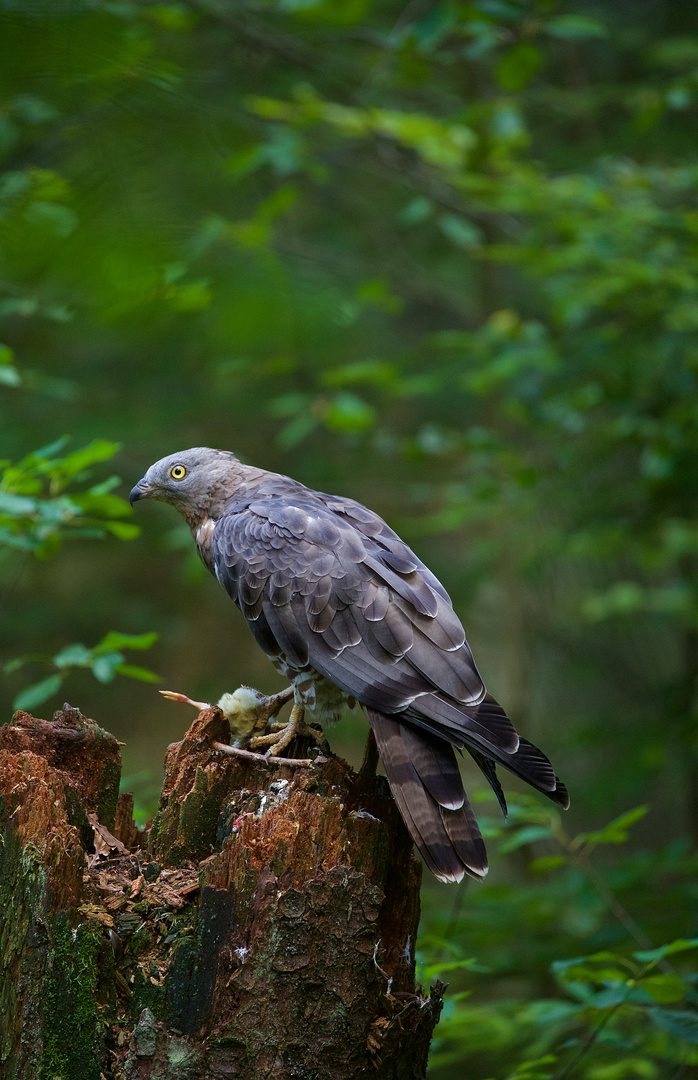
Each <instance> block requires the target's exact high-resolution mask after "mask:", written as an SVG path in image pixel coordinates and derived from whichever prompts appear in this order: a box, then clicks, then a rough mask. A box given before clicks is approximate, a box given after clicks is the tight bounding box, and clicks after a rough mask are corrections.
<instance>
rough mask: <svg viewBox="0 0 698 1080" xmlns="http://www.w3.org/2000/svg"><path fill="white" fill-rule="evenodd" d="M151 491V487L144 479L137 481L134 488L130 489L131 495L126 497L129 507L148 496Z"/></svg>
mask: <svg viewBox="0 0 698 1080" xmlns="http://www.w3.org/2000/svg"><path fill="white" fill-rule="evenodd" d="M152 490H153V488H152V485H151V484H148V483H146V481H145V478H144V479H143V480H139V481H138V483H137V484H136V486H135V487H134V488H131V493H130V495H129V497H128V501H129V502H130V504H131V506H133V504H134V503H135V502H138V500H139V499H144V498H145V497H146V495H149V494H150V492H151V491H152Z"/></svg>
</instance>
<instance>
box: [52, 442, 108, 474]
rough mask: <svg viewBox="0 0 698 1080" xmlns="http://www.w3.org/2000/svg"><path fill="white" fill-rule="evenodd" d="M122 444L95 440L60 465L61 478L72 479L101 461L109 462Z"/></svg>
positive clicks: (75, 451)
mask: <svg viewBox="0 0 698 1080" xmlns="http://www.w3.org/2000/svg"><path fill="white" fill-rule="evenodd" d="M120 446H121V444H120V443H115V442H108V440H107V439H93V440H92V442H91V443H88V444H87V446H83V447H81V449H80V450H74V451H73V453H72V454H68V455H67V456H66V457H64V458H63V460H62V461H60V462H59V463H58V466H59V469H58V471H59V473H60V475H61V477H63V478H67V479H70V478H71V477H73V476H77V475H78V473H81V472H83V471H84V470H85V469H86V468H88V466H90V465H95V464H96V463H97V462H99V461H109V460H110V459H111V458H113V457H114V454H116V453H117V452H118V450H119V449H120Z"/></svg>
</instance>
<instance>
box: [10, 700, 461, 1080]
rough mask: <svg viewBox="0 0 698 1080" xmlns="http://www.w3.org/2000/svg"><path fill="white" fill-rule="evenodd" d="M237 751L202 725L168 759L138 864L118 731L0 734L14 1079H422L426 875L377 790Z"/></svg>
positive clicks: (73, 717)
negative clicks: (420, 929)
mask: <svg viewBox="0 0 698 1080" xmlns="http://www.w3.org/2000/svg"><path fill="white" fill-rule="evenodd" d="M229 738H230V733H229V729H228V727H227V721H226V720H225V718H224V717H223V715H222V714H221V713H220V712H219V711H218V710H217V709H208V710H205V711H204V712H202V713H201V714H200V715H199V717H198V718H197V720H196V721H195V722H194V724H193V725H192V726H191V728H190V729H189V731H188V732H187V734H186V736H185V738H184V740H183V741H182V742H181V743H179V744H176V745H175V746H173V747H170V749H169V751H168V754H167V759H166V770H165V782H164V786H163V792H162V798H161V803H160V808H159V811H158V814H157V817H156V820H155V822H154V824H153V827H152V830H151V831H150V836H149V850H148V851H147V852H146V851H145V850H142V849H141V850H136V848H135V845H136V844H138V843H139V842H140V840H141V837H140V835H139V833H138V830H136V828H135V826H134V825H133V821H132V819H131V814H130V805H129V802H128V798H124V797H122V798H121V800H120V802H119V804H118V808H117V803H116V788H115V786H114V776H115V772H114V769H115V768H116V775H117V783H118V768H119V757H118V745H117V743H116V740H114V739H113V737H112V736H109V735H108V734H107V733H106V732H102V731H101V729H99V728H98V727H97V726H96V725H94V724H92V723H91V722H90V721H84V720H83V719H82V718H80V717H79V714H77V712H76V711H72V712H66V711H64V712H63V713H62V714H57V716H56V719H55V721H54V722H53V723H50V724H48V723H46V722H44V721H37V720H34V719H33V718H31V717H28V716H27V714H16V716H15V717H14V718H13V721H12V724H11V725H7V726H6V727H4V728H0V767H1V769H2V771H1V773H0V792H1V793H2V803H1V804H0V824H1V825H2V828H3V829H4V832H5V846H4V849H3V852H4V854H3V856H2V862H0V891H2V892H3V895H4V897H5V898H8V897H10V894H11V893H12V904H11V905H10V906H11V908H12V909H13V912H14V914H12V915H10V914H9V913H7V912H6V913H5V914H4V916H3V914H2V909H0V920H3V921H2V922H0V964H2V969H3V979H2V982H3V985H2V988H0V995H1V996H0V1007H2V1012H3V1014H4V1015H3V1019H2V1020H0V1036H1V1038H0V1059H1V1060H2V1062H3V1065H2V1069H3V1070H4V1071H2V1075H3V1076H5V1075H6V1076H7V1077H8V1080H20V1078H21V1080H33V1078H34V1077H36V1078H37V1080H38V1078H39V1077H42V1076H46V1075H50V1076H52V1077H61V1078H62V1080H68V1078H70V1080H81V1078H82V1077H85V1078H86V1080H92V1078H93V1077H94V1080H99V1076H100V1073H102V1074H103V1075H104V1077H107V1078H113V1080H141V1078H142V1080H146V1078H151V1077H152V1078H155V1077H156V1076H157V1077H158V1078H160V1080H198V1078H202V1080H203V1078H204V1077H206V1078H210V1080H217V1078H220V1080H223V1078H227V1077H239V1078H243V1080H244V1078H249V1080H257V1078H260V1080H261V1078H263V1077H274V1078H283V1077H295V1076H302V1077H304V1078H306V1080H312V1078H314V1077H318V1078H320V1077H322V1078H323V1080H324V1078H328V1080H344V1078H346V1080H349V1078H352V1080H354V1078H356V1077H362V1076H366V1077H369V1076H370V1077H376V1078H378V1080H389V1078H390V1080H393V1078H394V1080H398V1078H400V1080H402V1078H405V1080H408V1078H418V1077H423V1076H424V1075H425V1070H426V1058H427V1052H428V1047H429V1040H430V1037H431V1032H432V1030H433V1027H434V1025H435V1023H436V1022H437V1019H438V1014H439V1011H440V1007H441V994H440V989H441V988H440V987H439V988H438V990H437V991H434V992H432V995H431V996H430V997H427V998H425V997H424V996H423V995H422V993H421V991H420V990H419V989H418V988H415V984H414V941H415V935H416V931H417V922H418V917H419V882H420V877H421V868H420V866H419V864H418V863H417V862H416V860H415V858H414V856H413V854H412V851H411V843H410V841H409V837H408V836H407V833H406V831H405V829H404V826H403V824H402V821H401V819H400V817H399V815H398V813H397V811H396V809H395V806H394V804H393V801H392V799H391V797H390V795H389V792H388V791H387V788H386V786H385V781H384V778H381V777H375V776H374V775H372V774H371V770H370V769H366V770H362V772H361V773H360V774H356V773H354V772H353V771H352V770H351V769H350V768H349V767H348V766H347V765H346V763H345V762H343V761H341V760H340V759H337V758H334V757H324V756H321V757H319V758H318V759H317V760H316V762H315V763H314V764H313V765H312V766H310V767H308V768H290V767H288V766H279V767H275V768H269V767H268V766H266V765H262V764H260V763H256V762H249V761H242V760H240V759H238V758H235V757H230V756H227V755H225V754H223V753H221V752H220V751H217V750H215V749H213V743H214V742H223V743H226V742H228V741H229ZM289 751H290V752H291V753H293V754H294V755H295V754H303V753H304V752H307V746H306V747H305V749H304V747H303V746H300V745H297V746H296V747H295V748H294V747H291V748H289ZM90 841H91V842H90ZM124 845H126V847H127V848H129V850H128V851H125V850H124ZM91 848H93V849H94V850H92V851H90V849H91ZM37 882H39V885H37ZM42 883H43V884H42ZM2 898H3V897H0V900H1V899H2ZM11 919H12V920H13V921H12V922H10V920H11ZM37 943H38V944H37ZM52 1010H59V1013H60V1015H59V1016H57V1015H52ZM5 1014H6V1015H5ZM59 1019H60V1023H58V1022H57V1021H58V1020H59ZM30 1022H31V1031H30V1030H29V1028H28V1024H29V1023H30ZM63 1029H66V1030H67V1032H68V1037H67V1038H66V1037H63V1036H62V1035H61V1031H62V1030H63Z"/></svg>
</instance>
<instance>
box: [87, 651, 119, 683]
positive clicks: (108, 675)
mask: <svg viewBox="0 0 698 1080" xmlns="http://www.w3.org/2000/svg"><path fill="white" fill-rule="evenodd" d="M123 660H124V658H123V655H122V654H121V653H120V652H108V653H104V654H103V655H102V656H98V657H96V659H95V660H94V661H93V663H92V671H93V673H94V676H95V678H96V679H99V681H100V682H102V683H108V682H111V681H112V679H113V678H114V675H115V673H116V669H117V667H119V665H120V664H122V663H123Z"/></svg>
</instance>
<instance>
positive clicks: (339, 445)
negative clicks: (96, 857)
mask: <svg viewBox="0 0 698 1080" xmlns="http://www.w3.org/2000/svg"><path fill="white" fill-rule="evenodd" d="M697 94H698V15H696V13H695V10H694V9H693V6H692V5H689V4H681V3H671V2H668V0H642V2H639V3H635V2H633V3H631V2H630V0H615V2H614V3H613V4H601V3H592V2H586V0H580V2H578V3H571V2H570V3H563V2H561V3H556V2H554V0H479V2H474V3H470V4H468V3H457V2H455V0H440V2H428V0H424V2H421V0H412V2H406V3H394V2H388V0H342V2H341V3H339V2H335V0H325V2H322V3H316V2H313V0H270V2H267V3H265V2H263V0H259V2H250V3H246V2H240V3H237V2H230V0H190V2H186V3H174V4H147V3H127V2H113V3H109V2H106V0H92V2H90V3H84V2H81V0H73V2H68V0H65V2H59V0H55V2H51V0H45V2H31V0H29V2H22V3H19V2H17V3H13V2H11V0H0V342H2V345H0V457H1V458H2V459H3V461H2V463H0V467H1V468H2V473H0V556H1V558H0V662H2V663H3V664H5V665H6V666H5V669H4V673H3V674H2V675H1V676H0V697H2V715H3V717H4V718H9V716H10V715H11V711H12V708H13V702H14V701H16V699H17V696H18V695H21V694H22V693H26V691H27V688H31V687H34V686H36V684H37V683H43V682H44V680H46V679H50V680H53V682H52V683H49V684H48V686H47V687H46V688H45V689H46V691H47V692H48V691H49V690H51V689H53V691H54V692H53V693H52V694H51V695H50V696H49V697H47V699H46V700H45V701H43V702H37V703H36V705H35V706H34V711H35V712H38V713H39V714H41V715H45V716H49V715H50V713H51V712H52V710H53V709H55V708H58V707H59V706H60V705H61V704H62V703H63V701H64V700H65V699H66V698H67V700H68V701H70V703H71V704H74V705H78V706H79V707H80V708H81V709H82V710H83V712H84V713H86V714H87V715H89V716H93V717H94V718H95V719H96V720H97V721H98V722H99V723H100V724H102V725H103V726H105V727H107V728H108V729H109V730H111V731H113V732H114V733H115V734H116V735H117V736H118V737H119V738H120V739H122V740H123V741H124V742H125V743H126V745H125V747H124V750H123V756H124V763H125V772H126V773H127V774H128V777H129V782H130V783H131V785H132V786H133V787H134V789H135V791H136V794H137V797H138V800H139V804H140V810H141V813H142V816H143V817H147V815H148V813H149V812H150V811H151V810H152V804H153V798H154V797H155V796H156V794H157V790H158V786H159V777H160V769H161V762H162V758H163V754H164V751H165V748H166V746H167V744H168V743H169V742H171V741H173V740H175V739H178V738H180V737H181V735H182V733H183V731H184V730H185V727H186V726H187V724H188V722H189V721H190V719H192V718H193V713H191V712H188V711H187V710H186V709H185V707H184V706H180V705H175V704H172V703H168V702H166V701H164V700H163V699H161V698H160V697H159V695H158V694H157V689H158V686H160V687H162V688H167V689H172V690H176V691H180V692H183V693H186V694H188V695H189V696H191V697H193V698H203V699H206V700H208V699H211V700H215V699H216V698H217V697H218V696H219V695H220V694H221V693H222V692H223V691H225V690H232V689H234V688H235V687H236V686H237V685H239V684H240V683H241V682H245V683H250V684H253V685H255V686H257V687H259V688H260V689H263V690H265V691H272V690H275V689H278V688H280V686H281V683H280V682H279V680H278V678H277V677H276V676H275V674H274V672H273V671H272V670H271V669H270V667H269V665H268V663H267V661H266V659H265V658H264V656H263V655H262V653H261V652H260V651H259V650H258V649H257V647H256V645H255V644H254V642H253V641H252V638H251V636H250V635H249V633H248V631H247V629H246V627H245V626H244V623H243V621H242V619H241V617H240V616H239V614H238V613H237V612H236V611H235V609H234V608H233V606H232V605H231V603H230V601H229V600H228V599H227V597H226V596H225V594H224V593H223V591H222V590H221V589H220V587H219V586H218V585H217V583H216V582H215V581H214V580H213V579H212V578H209V577H207V575H206V572H205V571H204V570H203V568H202V567H201V566H200V565H199V564H198V562H197V558H196V555H195V553H194V551H193V546H192V543H191V540H190V537H189V534H188V530H187V529H186V526H184V525H183V524H182V523H181V522H180V520H179V519H178V518H177V517H176V516H175V515H174V514H173V512H172V511H171V509H169V508H167V507H164V506H158V505H154V504H141V505H139V506H138V507H137V508H136V513H135V514H134V515H130V514H129V513H128V509H127V507H125V506H124V504H123V502H119V501H117V499H116V498H115V497H116V496H121V497H122V498H123V497H125V496H126V495H127V493H128V490H129V489H130V487H131V486H132V485H133V484H134V483H135V482H136V481H137V480H138V479H139V478H140V477H141V476H142V475H143V473H144V471H145V469H146V468H147V466H148V465H150V464H151V463H152V462H153V461H154V460H156V459H157V458H159V457H161V456H164V455H165V454H169V453H171V452H173V451H175V450H177V449H184V448H186V447H189V446H195V445H210V446H218V447H222V448H225V449H232V450H235V452H236V453H237V454H238V455H239V456H240V457H241V458H242V459H243V460H244V461H246V462H249V463H252V464H255V465H259V466H262V467H265V468H268V469H272V470H276V471H280V472H285V473H289V474H291V475H293V476H294V477H296V478H298V479H300V480H302V481H304V482H305V483H307V484H309V485H310V486H312V487H317V488H320V489H322V490H325V491H329V492H336V493H342V494H348V495H350V496H352V497H354V498H357V499H359V500H360V501H362V502H365V503H367V504H368V505H369V506H371V507H372V508H373V509H375V510H377V511H378V512H379V513H380V514H381V515H382V516H384V517H385V518H386V519H387V520H388V521H389V523H390V524H391V525H392V526H393V527H395V528H396V529H397V530H398V532H400V534H401V535H402V536H403V537H404V539H405V540H407V542H408V543H410V544H411V545H412V546H413V547H414V548H415V550H416V551H417V552H418V554H419V555H420V556H421V557H422V558H423V559H424V560H425V561H426V562H427V563H428V564H429V565H430V567H431V568H432V569H433V570H434V571H435V572H436V574H437V575H438V576H439V577H440V578H441V580H442V581H443V582H444V584H445V585H446V586H447V588H448V589H449V591H450V593H451V595H452V597H453V599H454V604H455V607H456V609H457V610H458V611H459V613H460V614H461V615H462V618H463V622H464V625H465V627H466V630H467V632H468V637H469V640H470V643H471V645H472V647H473V651H474V653H475V656H476V659H477V661H478V664H479V667H480V669H481V671H482V673H483V676H484V678H485V679H486V681H487V684H488V687H489V689H490V690H491V691H492V692H493V693H494V694H495V695H496V696H497V697H498V698H499V699H500V700H501V701H502V702H503V704H504V705H505V707H506V708H507V710H508V712H509V713H510V714H511V716H512V717H513V719H514V721H515V723H516V724H517V726H518V727H520V728H521V729H522V730H523V731H524V733H525V734H526V735H527V736H528V737H529V738H530V739H531V740H532V741H534V742H536V743H537V744H539V745H541V746H542V748H543V749H544V750H545V751H546V752H547V753H548V754H549V756H550V757H551V758H552V759H553V761H554V763H555V767H556V769H557V771H558V772H559V773H560V775H561V776H562V777H563V778H564V779H565V781H566V783H567V785H568V787H569V789H570V793H571V798H572V808H571V809H570V811H569V812H568V814H566V815H563V816H562V817H560V816H559V815H557V814H556V812H555V811H554V810H552V809H549V808H548V807H547V806H543V802H542V800H537V799H536V798H533V797H529V796H528V795H526V794H525V793H524V792H523V791H522V787H521V785H519V784H518V783H517V782H511V783H509V782H508V781H507V790H508V791H510V792H511V793H512V796H513V798H512V802H513V811H512V814H511V817H510V824H509V825H508V826H507V827H506V828H504V829H502V824H501V822H500V821H499V819H498V817H497V811H496V807H495V806H494V805H493V804H492V802H491V801H482V803H481V806H480V809H481V811H482V817H483V820H484V821H485V824H486V831H487V834H488V835H489V836H490V837H491V839H490V841H489V848H490V853H491V861H492V869H491V871H490V876H489V878H488V881H487V882H486V883H485V884H484V885H483V886H475V885H473V886H472V887H471V886H468V885H467V884H464V885H463V886H459V887H446V886H439V885H437V884H436V883H435V882H434V881H432V880H431V879H429V880H428V881H427V880H426V875H425V887H424V918H423V940H422V943H421V946H420V948H421V958H422V961H423V965H424V968H423V978H424V981H426V982H428V981H429V979H430V978H433V977H435V976H436V975H439V974H440V975H441V976H442V978H444V979H445V980H449V981H450V983H451V987H450V990H449V998H448V1005H447V1008H446V1013H445V1019H444V1020H443V1022H442V1025H441V1027H440V1028H439V1029H438V1035H439V1039H438V1041H437V1042H436V1043H435V1046H434V1051H433V1054H432V1064H431V1074H430V1075H433V1076H434V1077H438V1078H443V1080H448V1078H454V1080H455V1078H457V1077H460V1076H462V1075H464V1070H466V1069H467V1074H468V1075H469V1076H472V1077H473V1078H475V1080H487V1078H492V1077H497V1078H500V1077H501V1078H504V1077H514V1076H515V1077H517V1078H520V1080H529V1078H530V1080H534V1078H536V1077H540V1078H541V1080H545V1078H548V1077H553V1076H555V1077H563V1076H567V1075H570V1076H579V1077H588V1078H589V1080H617V1078H620V1080H622V1078H624V1077H641V1078H647V1080H653V1078H654V1077H657V1078H661V1080H664V1078H665V1077H666V1078H670V1077H674V1076H675V1077H677V1078H678V1077H680V1076H683V1075H695V1068H696V1063H697V1062H698V1054H697V1052H696V1045H697V1044H698V1017H697V1016H696V1012H695V1006H696V1002H698V996H697V995H696V991H695V989H694V979H693V975H694V969H695V965H694V964H692V963H691V962H690V958H691V956H692V955H693V953H692V950H691V949H690V948H689V947H688V946H686V947H685V948H678V947H677V948H676V949H675V951H676V952H677V957H676V959H675V960H673V959H672V961H671V964H670V963H669V961H668V960H667V959H666V958H663V957H657V958H655V960H648V959H643V958H642V956H641V957H640V958H639V959H638V958H637V957H635V959H632V956H633V953H637V952H638V951H640V952H643V951H644V953H647V951H648V949H650V948H651V946H656V947H659V946H662V945H665V944H668V943H669V942H672V941H675V940H676V939H690V940H692V938H691V934H692V933H693V934H695V933H697V932H698V929H697V925H696V897H697V893H698V888H697V886H696V884H695V880H696V879H695V871H696V857H695V841H696V837H698V794H697V791H698V744H697V736H696V712H697V699H696V691H697V687H696V661H697V660H698V618H697V616H698V606H697V598H696V565H697V558H696V556H697V554H698V523H697V522H696V492H697V487H696V479H697V477H696V457H697V450H698V434H697V433H698V425H697V420H698V396H697V394H696V389H697V373H698V344H697V337H696V334H697V331H698V158H697V154H696V124H697V119H698V111H697V109H696V95H697ZM66 435H67V436H69V438H70V442H69V443H68V444H67V445H66V446H65V447H63V448H60V447H59V448H55V449H53V450H51V451H49V452H47V453H46V454H44V455H43V456H42V455H39V457H38V458H33V459H30V460H29V461H26V460H25V462H24V464H23V465H20V467H19V468H14V467H11V466H10V464H9V462H10V461H12V462H15V463H17V462H22V460H23V459H25V458H26V455H29V454H31V453H32V452H34V451H36V450H37V449H38V448H43V447H46V446H47V445H49V444H51V443H53V442H54V441H55V440H57V439H59V438H60V437H62V436H66ZM94 440H97V442H96V443H95V442H94ZM105 441H106V443H105ZM107 444H118V445H119V447H120V449H118V450H117V449H116V447H115V446H110V445H107ZM86 445H87V446H91V447H92V448H91V450H89V451H88V452H87V453H86V454H85V455H84V456H83V457H81V458H80V457H77V458H76V457H73V458H69V457H67V455H70V454H71V453H72V452H73V451H77V450H79V449H81V448H82V447H84V446H86ZM57 461H58V462H60V461H64V464H62V465H61V464H60V463H58V464H56V462H57ZM51 462H53V464H51ZM66 462H67V463H66ZM112 475H118V476H119V477H120V479H121V483H120V485H119V486H114V487H113V488H110V485H109V484H108V483H107V481H108V479H109V477H110V476H112ZM86 493H89V494H86ZM22 500H24V501H22ZM136 525H137V526H138V527H139V528H140V533H139V532H138V528H134V526H136ZM108 631H119V632H120V633H121V634H126V635H137V636H140V635H145V634H148V633H150V632H157V634H158V635H159V636H158V640H157V642H156V644H154V645H153V646H152V647H151V648H150V649H149V650H148V651H147V652H135V653H134V652H133V651H129V644H133V645H136V646H138V645H140V646H144V645H146V644H148V642H149V640H150V639H147V638H144V639H141V640H140V641H139V640H138V637H137V638H136V641H135V642H129V641H128V639H117V638H112V639H111V645H110V641H109V640H107V642H106V644H105V645H104V647H103V648H102V649H101V650H99V649H98V651H97V652H91V651H90V650H92V649H93V647H94V646H96V645H97V644H98V642H100V641H101V640H103V638H104V635H105V634H106V633H107V632H108ZM77 643H81V644H82V646H83V649H82V651H80V650H79V649H73V650H72V651H66V648H67V647H68V646H72V645H76V644H77ZM53 657H58V664H57V665H56V663H55V662H53V661H52V659H51V658H53ZM100 657H101V661H100ZM105 657H106V659H105ZM23 658H24V661H25V662H24V663H22V664H20V663H13V661H15V660H18V659H23ZM124 665H125V670H124V671H123V672H119V670H118V669H119V668H120V667H124ZM134 665H138V666H139V667H140V668H142V667H146V668H147V669H149V670H152V671H154V672H156V673H157V675H159V676H160V677H161V680H162V681H161V682H160V683H159V684H157V685H156V684H155V683H153V682H148V681H144V679H145V678H147V672H146V673H144V672H143V671H142V670H139V669H138V668H137V670H136V671H133V670H131V671H130V672H129V667H130V668H131V669H133V666H134ZM129 674H132V675H136V676H137V677H136V678H135V679H134V678H128V677H124V676H128V675H129ZM139 675H140V678H138V676H139ZM95 676H97V678H95ZM59 681H60V682H61V685H60V689H58V688H57V683H58V682H59ZM32 693H33V694H34V698H35V699H36V698H41V697H42V696H43V695H42V693H41V691H39V692H35V691H32V690H31V689H30V690H29V694H30V698H29V699H27V698H25V699H24V700H25V702H26V701H27V700H31V694H32ZM21 700H22V699H21V697H20V702H21ZM365 731H366V724H365V721H363V720H362V719H349V720H346V721H342V723H341V724H340V725H339V727H338V729H336V732H335V733H334V734H333V735H332V736H331V741H332V744H333V746H334V748H335V749H336V750H338V751H339V752H341V753H343V754H345V755H346V756H348V757H349V758H350V760H352V761H357V760H359V759H360V755H361V747H362V743H363V739H364V737H365ZM468 779H469V786H470V789H471V790H474V791H476V792H478V791H479V790H480V788H481V787H482V784H481V781H480V780H479V779H478V778H477V777H476V776H473V775H471V774H470V773H468ZM517 792H518V794H516V793H517ZM485 798H486V796H485V795H484V793H483V796H482V799H483V800H485ZM639 806H647V807H648V808H649V809H648V810H647V812H646V814H645V815H644V816H642V811H638V813H637V814H636V815H632V814H631V815H630V817H629V818H626V817H625V815H627V814H628V812H629V811H632V810H634V809H635V808H637V807H639ZM618 816H620V817H621V824H620V825H617V826H614V827H611V828H610V829H608V828H606V825H607V823H608V822H609V821H611V820H612V819H614V818H617V817H618ZM562 829H564V833H563V832H562V831H561V830H562ZM575 838H576V840H575ZM619 845H622V846H619ZM592 851H593V852H594V854H593V857H592V854H591V853H592ZM599 952H601V953H602V957H601V958H600V959H596V960H592V961H590V962H589V963H587V964H586V966H584V965H577V967H574V966H573V965H572V966H570V965H567V966H566V964H565V962H566V961H568V960H569V959H570V958H576V957H580V956H589V955H597V954H599ZM669 955H671V954H669ZM604 956H605V957H606V959H604V958H603V957H604ZM608 957H615V959H608ZM551 965H552V967H551ZM633 980H635V981H633ZM653 980H654V981H653ZM636 984H637V985H636ZM604 995H605V996H604ZM531 1062H533V1064H531Z"/></svg>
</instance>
